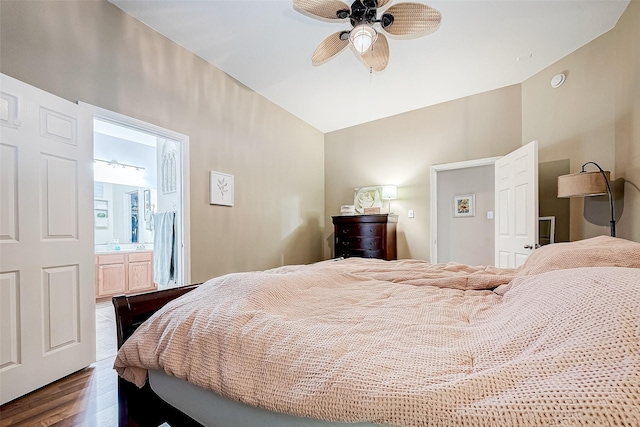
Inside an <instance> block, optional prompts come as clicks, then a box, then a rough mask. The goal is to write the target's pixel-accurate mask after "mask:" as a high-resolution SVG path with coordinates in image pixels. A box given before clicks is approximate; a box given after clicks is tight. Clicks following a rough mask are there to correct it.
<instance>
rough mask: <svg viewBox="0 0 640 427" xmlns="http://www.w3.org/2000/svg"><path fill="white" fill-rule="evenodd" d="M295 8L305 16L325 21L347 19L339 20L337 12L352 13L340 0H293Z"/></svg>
mask: <svg viewBox="0 0 640 427" xmlns="http://www.w3.org/2000/svg"><path fill="white" fill-rule="evenodd" d="M293 7H294V8H295V9H296V10H298V11H299V12H302V13H304V14H308V15H312V16H315V17H319V18H325V19H345V18H339V17H338V15H337V12H338V11H339V10H346V11H348V12H350V11H351V7H349V5H348V4H346V3H345V2H343V1H340V0H293ZM347 16H348V15H347Z"/></svg>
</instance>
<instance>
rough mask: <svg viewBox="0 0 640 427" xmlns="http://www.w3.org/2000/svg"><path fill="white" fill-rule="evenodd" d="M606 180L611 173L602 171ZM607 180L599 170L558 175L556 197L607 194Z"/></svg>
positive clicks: (608, 179)
mask: <svg viewBox="0 0 640 427" xmlns="http://www.w3.org/2000/svg"><path fill="white" fill-rule="evenodd" d="M604 174H605V175H606V177H607V181H610V180H611V178H610V176H611V173H610V172H609V171H604ZM607 181H605V179H604V176H603V175H602V173H600V172H580V173H572V174H570V175H562V176H559V177H558V197H588V196H601V195H604V194H607Z"/></svg>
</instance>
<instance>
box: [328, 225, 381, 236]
mask: <svg viewBox="0 0 640 427" xmlns="http://www.w3.org/2000/svg"><path fill="white" fill-rule="evenodd" d="M383 230H384V224H367V223H352V224H342V225H340V231H339V233H338V234H339V236H336V237H342V236H344V237H356V236H358V237H373V236H379V235H380V234H381V233H382V232H383Z"/></svg>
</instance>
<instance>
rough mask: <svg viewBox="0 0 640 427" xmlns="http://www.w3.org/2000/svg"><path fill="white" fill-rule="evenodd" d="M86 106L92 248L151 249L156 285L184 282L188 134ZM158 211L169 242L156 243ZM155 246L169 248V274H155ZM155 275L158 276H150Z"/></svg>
mask: <svg viewBox="0 0 640 427" xmlns="http://www.w3.org/2000/svg"><path fill="white" fill-rule="evenodd" d="M87 107H89V108H91V109H92V111H93V113H94V187H95V188H94V206H96V210H95V218H94V220H95V250H96V254H98V253H105V254H107V255H108V254H110V253H111V252H112V251H116V248H118V249H117V250H118V251H119V253H120V254H126V253H128V252H129V251H140V250H143V251H152V252H153V255H154V260H153V264H152V268H153V269H154V274H153V277H154V283H155V284H156V288H157V289H167V288H172V287H176V286H183V285H187V284H190V262H189V214H188V209H189V203H188V200H189V185H188V180H189V174H188V156H187V155H186V153H188V142H189V139H188V137H187V136H185V135H181V134H178V133H176V132H173V131H170V130H167V129H163V128H160V127H157V126H155V125H152V124H149V123H145V122H141V121H139V120H136V119H133V118H131V117H127V116H123V115H120V114H117V113H113V112H110V111H106V110H103V109H100V108H97V107H92V106H87ZM162 215H171V218H172V222H171V224H173V227H171V228H172V233H174V238H173V239H171V240H172V241H173V242H174V243H172V247H170V248H167V247H157V245H158V242H156V239H157V236H158V234H159V233H160V235H162V236H163V237H166V236H165V235H163V234H162V233H161V230H159V229H158V228H157V227H156V222H157V221H156V219H157V218H158V217H159V216H162ZM162 223H166V221H162ZM166 240H167V239H164V241H165V242H166ZM165 246H166V243H165ZM157 251H162V252H164V253H172V254H174V255H172V256H171V274H170V275H167V274H160V275H158V271H157V269H158V266H159V265H160V263H159V262H158V257H157V253H156V252H157ZM165 258H166V257H165ZM125 262H126V261H125ZM98 267H99V265H98ZM125 267H126V266H125ZM124 270H125V271H123V274H125V275H126V269H124ZM158 277H160V278H161V279H162V280H160V281H158V280H156V279H157V278H158ZM96 280H97V282H99V278H96ZM125 281H126V280H125ZM98 287H99V284H98ZM109 289H114V288H109ZM114 293H115V292H114ZM119 293H122V292H119ZM124 293H127V292H126V290H125V292H124Z"/></svg>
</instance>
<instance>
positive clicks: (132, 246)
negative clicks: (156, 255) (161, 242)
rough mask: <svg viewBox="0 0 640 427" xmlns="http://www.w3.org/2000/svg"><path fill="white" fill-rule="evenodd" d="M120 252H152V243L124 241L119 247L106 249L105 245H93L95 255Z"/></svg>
mask: <svg viewBox="0 0 640 427" xmlns="http://www.w3.org/2000/svg"><path fill="white" fill-rule="evenodd" d="M122 252H127V253H129V252H153V244H136V243H125V244H121V245H120V249H118V250H116V249H108V248H107V245H95V248H94V253H95V254H96V255H105V254H117V253H122Z"/></svg>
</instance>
